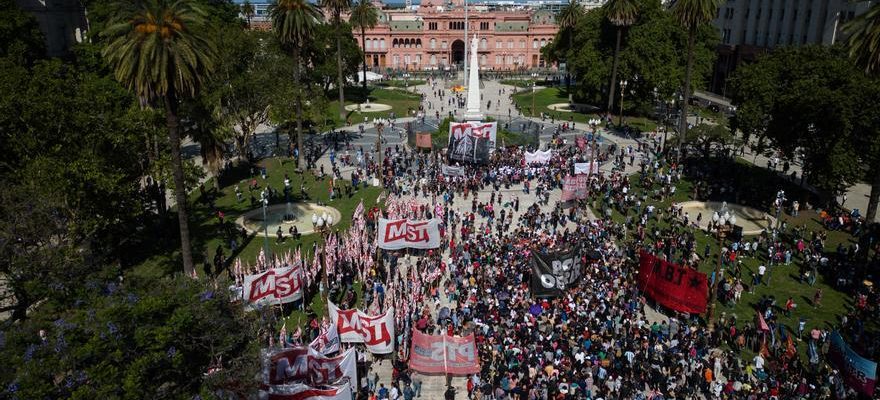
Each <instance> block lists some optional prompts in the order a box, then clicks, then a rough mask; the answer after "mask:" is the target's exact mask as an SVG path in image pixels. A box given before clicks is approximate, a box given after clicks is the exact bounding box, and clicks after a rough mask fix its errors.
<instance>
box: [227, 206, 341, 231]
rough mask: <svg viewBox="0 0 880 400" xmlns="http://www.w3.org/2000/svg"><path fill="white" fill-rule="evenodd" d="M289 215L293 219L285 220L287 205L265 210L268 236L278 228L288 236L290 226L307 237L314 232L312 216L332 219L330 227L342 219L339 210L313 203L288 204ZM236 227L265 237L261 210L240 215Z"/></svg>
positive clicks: (256, 209) (270, 207)
mask: <svg viewBox="0 0 880 400" xmlns="http://www.w3.org/2000/svg"><path fill="white" fill-rule="evenodd" d="M289 205H290V214H292V215H293V217H294V218H293V219H291V220H285V218H284V216H285V214H288V204H273V205H271V206H269V207H268V208H267V209H266V219H267V220H268V221H267V222H268V227H267V228H268V229H267V230H268V234H269V236H274V235H275V232H276V231H277V230H278V227H279V226H280V227H281V231H282V232H284V236H285V237H286V236H288V230H289V229H290V227H292V226H296V229H297V231H298V232H299V234H300V235H308V234H311V233H314V232H315V227H314V226H313V225H312V214H314V215H317V216H319V217H320V216H321V215H323V214H324V213H327V215H328V216H330V217H331V218H332V219H333V223H332V224H331V226H333V225H336V224H338V223H339V221H340V220H341V219H342V214H341V213H340V212H339V210H337V209H335V208H333V207H329V206H319V205H317V204H315V203H290V204H289ZM235 223H237V224H238V226H241V227H243V228H244V229H245V230H246V231H248V233H250V234H256V235H258V236H265V231H264V228H263V209H262V208H255V209H253V210H250V211H247V212H245V213H244V214H242V215H241V216H240V217H238V219H236V220H235Z"/></svg>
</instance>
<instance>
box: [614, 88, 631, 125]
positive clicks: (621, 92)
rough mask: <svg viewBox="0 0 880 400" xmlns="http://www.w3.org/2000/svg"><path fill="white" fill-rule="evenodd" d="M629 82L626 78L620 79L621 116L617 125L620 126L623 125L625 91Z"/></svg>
mask: <svg viewBox="0 0 880 400" xmlns="http://www.w3.org/2000/svg"><path fill="white" fill-rule="evenodd" d="M627 84H629V82H627V81H626V79H624V80H622V81H620V116H619V117H618V119H617V125H619V126H623V93H624V92H623V91H624V89H626V85H627Z"/></svg>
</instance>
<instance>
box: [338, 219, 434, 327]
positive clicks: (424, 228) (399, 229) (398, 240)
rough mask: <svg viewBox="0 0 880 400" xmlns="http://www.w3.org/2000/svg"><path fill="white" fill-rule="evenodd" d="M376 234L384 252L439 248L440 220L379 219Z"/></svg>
mask: <svg viewBox="0 0 880 400" xmlns="http://www.w3.org/2000/svg"><path fill="white" fill-rule="evenodd" d="M378 234H379V248H381V249H384V250H400V249H405V248H411V249H436V248H438V247H440V220H439V219H437V218H432V219H429V220H421V221H410V220H406V219H384V218H380V219H379V232H378ZM340 333H341V332H340ZM343 340H344V339H343Z"/></svg>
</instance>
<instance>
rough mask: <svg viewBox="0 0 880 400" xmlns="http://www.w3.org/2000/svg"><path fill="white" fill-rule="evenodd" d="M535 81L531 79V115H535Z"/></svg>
mask: <svg viewBox="0 0 880 400" xmlns="http://www.w3.org/2000/svg"><path fill="white" fill-rule="evenodd" d="M536 83H537V82H535V81H534V80H533V81H532V113H531V114H532V117H534V116H535V91H536V90H537V89H536V87H535V84H536Z"/></svg>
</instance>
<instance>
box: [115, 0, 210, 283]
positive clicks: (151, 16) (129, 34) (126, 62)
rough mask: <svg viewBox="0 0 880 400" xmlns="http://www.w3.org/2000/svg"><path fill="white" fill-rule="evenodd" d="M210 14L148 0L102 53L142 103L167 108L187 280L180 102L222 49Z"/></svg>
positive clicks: (124, 16) (122, 20)
mask: <svg viewBox="0 0 880 400" xmlns="http://www.w3.org/2000/svg"><path fill="white" fill-rule="evenodd" d="M202 26H204V12H202V11H201V10H200V9H198V8H197V7H195V6H194V5H193V4H192V3H191V2H190V1H187V0H177V1H172V0H147V1H144V2H139V3H137V4H136V5H134V6H133V7H130V8H127V9H124V10H122V11H121V12H120V13H119V14H118V16H117V18H116V19H115V20H114V21H113V22H112V23H111V24H110V26H109V27H108V28H107V29H106V30H105V31H104V32H102V36H104V37H105V38H107V39H108V41H109V44H108V45H107V47H105V48H104V50H103V51H102V54H103V56H104V58H105V59H106V60H107V63H108V64H109V65H110V67H111V68H112V69H113V73H114V75H115V77H116V80H118V81H119V83H121V84H122V85H123V86H125V87H126V88H128V89H129V90H131V91H133V92H134V93H135V94H136V95H137V96H138V97H139V98H140V99H141V101H142V102H144V103H145V104H150V103H152V102H154V101H159V100H161V101H162V102H163V103H164V107H165V121H166V125H167V126H168V141H169V142H170V144H171V168H172V170H173V171H172V172H173V175H174V195H175V197H176V199H177V219H178V223H179V224H180V248H181V254H182V256H183V268H184V272H185V273H186V274H187V275H192V274H193V272H194V271H195V269H194V267H193V260H192V248H191V245H190V240H189V224H188V214H187V205H186V187H185V186H184V185H185V184H184V180H183V166H182V161H181V156H180V118H179V117H178V109H179V106H180V104H179V99H181V98H184V97H188V96H193V95H195V93H196V92H197V91H198V89H199V87H200V86H201V85H202V84H203V83H204V81H205V79H207V77H208V76H209V75H210V74H211V72H213V70H214V63H215V58H216V49H215V48H214V44H213V42H212V41H211V40H209V39H208V35H207V34H206V33H205V31H204V29H200V28H201V27H202Z"/></svg>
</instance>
